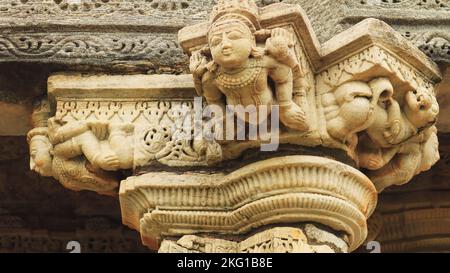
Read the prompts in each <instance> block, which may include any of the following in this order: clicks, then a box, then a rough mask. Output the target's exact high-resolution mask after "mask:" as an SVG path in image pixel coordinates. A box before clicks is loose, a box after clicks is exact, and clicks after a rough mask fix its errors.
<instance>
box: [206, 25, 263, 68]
mask: <svg viewBox="0 0 450 273" xmlns="http://www.w3.org/2000/svg"><path fill="white" fill-rule="evenodd" d="M254 46H255V39H254V36H253V34H252V32H251V31H250V28H248V27H247V26H246V25H245V24H244V23H239V22H230V23H229V24H222V25H219V26H217V27H214V28H213V29H212V30H211V31H210V33H209V47H210V49H211V55H212V57H213V60H214V62H215V63H217V64H218V65H219V66H221V67H223V68H226V69H234V68H240V67H243V66H244V65H245V64H246V63H247V61H248V59H249V57H250V55H251V52H252V48H253V47H254Z"/></svg>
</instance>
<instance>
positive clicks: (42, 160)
mask: <svg viewBox="0 0 450 273" xmlns="http://www.w3.org/2000/svg"><path fill="white" fill-rule="evenodd" d="M51 147H52V145H51V143H50V141H49V140H48V139H47V138H46V137H44V136H37V137H34V138H33V139H32V140H31V142H30V169H31V170H32V171H35V172H37V173H39V174H40V175H42V176H52V155H51V153H50V150H51Z"/></svg>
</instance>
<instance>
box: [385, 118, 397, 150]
mask: <svg viewBox="0 0 450 273" xmlns="http://www.w3.org/2000/svg"><path fill="white" fill-rule="evenodd" d="M400 131H401V122H400V120H398V119H397V120H394V121H392V122H390V123H389V124H388V125H387V126H386V131H385V132H384V134H383V135H384V138H385V139H386V141H387V142H389V143H390V144H397V143H396V142H398V141H399V139H398V137H399V135H400Z"/></svg>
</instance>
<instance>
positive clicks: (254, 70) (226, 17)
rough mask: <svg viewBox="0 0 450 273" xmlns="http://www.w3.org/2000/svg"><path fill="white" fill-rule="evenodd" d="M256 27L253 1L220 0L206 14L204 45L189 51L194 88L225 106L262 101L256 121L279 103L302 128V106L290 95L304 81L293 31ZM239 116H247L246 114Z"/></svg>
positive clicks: (283, 115)
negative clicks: (259, 42)
mask: <svg viewBox="0 0 450 273" xmlns="http://www.w3.org/2000/svg"><path fill="white" fill-rule="evenodd" d="M258 28H259V21H258V8H257V7H256V5H255V4H254V2H253V1H249V0H244V1H243V0H230V1H223V0H222V1H219V3H218V5H217V6H216V7H215V9H214V11H213V14H212V17H211V24H210V27H209V30H208V35H207V39H208V45H207V47H205V48H203V49H201V50H199V51H196V52H193V54H192V57H191V62H190V69H191V72H192V73H193V76H194V81H195V85H196V90H197V93H198V94H199V95H202V96H204V97H205V98H206V100H207V102H208V103H209V104H210V105H218V106H220V107H221V108H222V109H223V110H224V111H225V107H226V105H229V106H243V107H247V106H255V108H253V109H258V107H261V106H264V107H267V108H266V109H267V110H268V111H266V112H267V114H265V115H266V116H258V121H259V122H261V121H263V120H264V119H266V118H267V116H268V115H269V114H270V110H271V106H273V105H279V107H280V120H281V122H282V123H283V124H284V125H286V126H287V127H290V128H292V129H296V130H299V131H307V130H308V129H309V126H308V123H307V120H306V115H305V111H304V110H303V109H302V108H301V107H300V106H299V105H298V104H297V103H296V102H294V99H293V93H294V89H295V88H297V90H301V89H302V88H304V87H305V86H301V85H302V84H304V82H305V81H304V79H303V75H302V73H301V71H300V69H299V64H298V60H297V58H296V56H295V52H294V51H293V49H292V47H293V45H294V44H295V37H294V36H293V34H292V33H290V32H289V31H288V30H284V29H281V28H277V29H273V30H258ZM258 37H259V38H258ZM257 38H258V39H260V40H261V38H262V40H266V44H265V48H262V47H258V45H257ZM294 87H295V88H294ZM300 92H301V91H300ZM258 112H259V113H261V112H262V111H258ZM238 118H241V119H243V120H245V121H247V122H249V120H248V118H247V117H245V116H238Z"/></svg>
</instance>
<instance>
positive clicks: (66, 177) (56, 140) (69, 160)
mask: <svg viewBox="0 0 450 273" xmlns="http://www.w3.org/2000/svg"><path fill="white" fill-rule="evenodd" d="M49 116H50V107H49V104H48V102H47V101H46V100H43V101H42V102H41V104H40V107H39V109H38V110H37V111H35V112H34V114H33V123H34V125H35V126H36V128H34V129H33V130H31V131H30V132H29V133H28V143H29V145H30V168H31V170H34V171H36V172H38V173H39V174H41V175H42V176H46V177H54V178H55V179H57V180H58V181H59V182H60V183H61V184H62V185H63V186H65V187H66V188H69V189H71V190H75V191H81V190H90V191H95V192H98V193H100V194H104V195H116V194H117V193H116V188H117V187H118V185H119V182H118V179H117V178H116V177H115V174H114V173H112V172H108V171H106V170H102V168H100V167H99V166H96V165H95V164H101V165H102V166H103V167H105V166H106V167H108V168H109V169H112V168H115V165H116V164H117V165H118V164H119V163H118V162H117V160H118V159H117V157H115V156H114V155H112V154H111V153H109V154H108V153H106V155H105V156H102V155H101V152H102V151H101V148H100V142H99V140H98V139H96V138H94V137H95V136H94V135H97V136H99V137H102V136H104V135H105V132H104V129H105V128H104V127H105V125H104V124H102V123H97V122H92V123H90V122H86V123H79V124H76V125H78V126H74V124H72V125H70V126H66V127H64V126H60V125H59V124H58V122H57V121H56V120H54V119H52V120H51V121H48V122H47V120H48V118H49ZM48 123H51V125H50V127H51V129H49V128H48V127H47V126H48V125H49V124H48ZM91 128H92V129H93V130H92V131H94V132H95V134H94V133H93V132H92V131H90V129H91ZM94 128H95V129H94ZM51 140H52V141H51ZM52 142H53V143H52ZM89 149H92V150H89ZM84 151H87V153H88V154H89V156H90V157H91V159H92V160H93V161H92V162H95V164H93V163H91V162H90V161H89V160H86V158H85V157H84V156H83V155H84Z"/></svg>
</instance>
